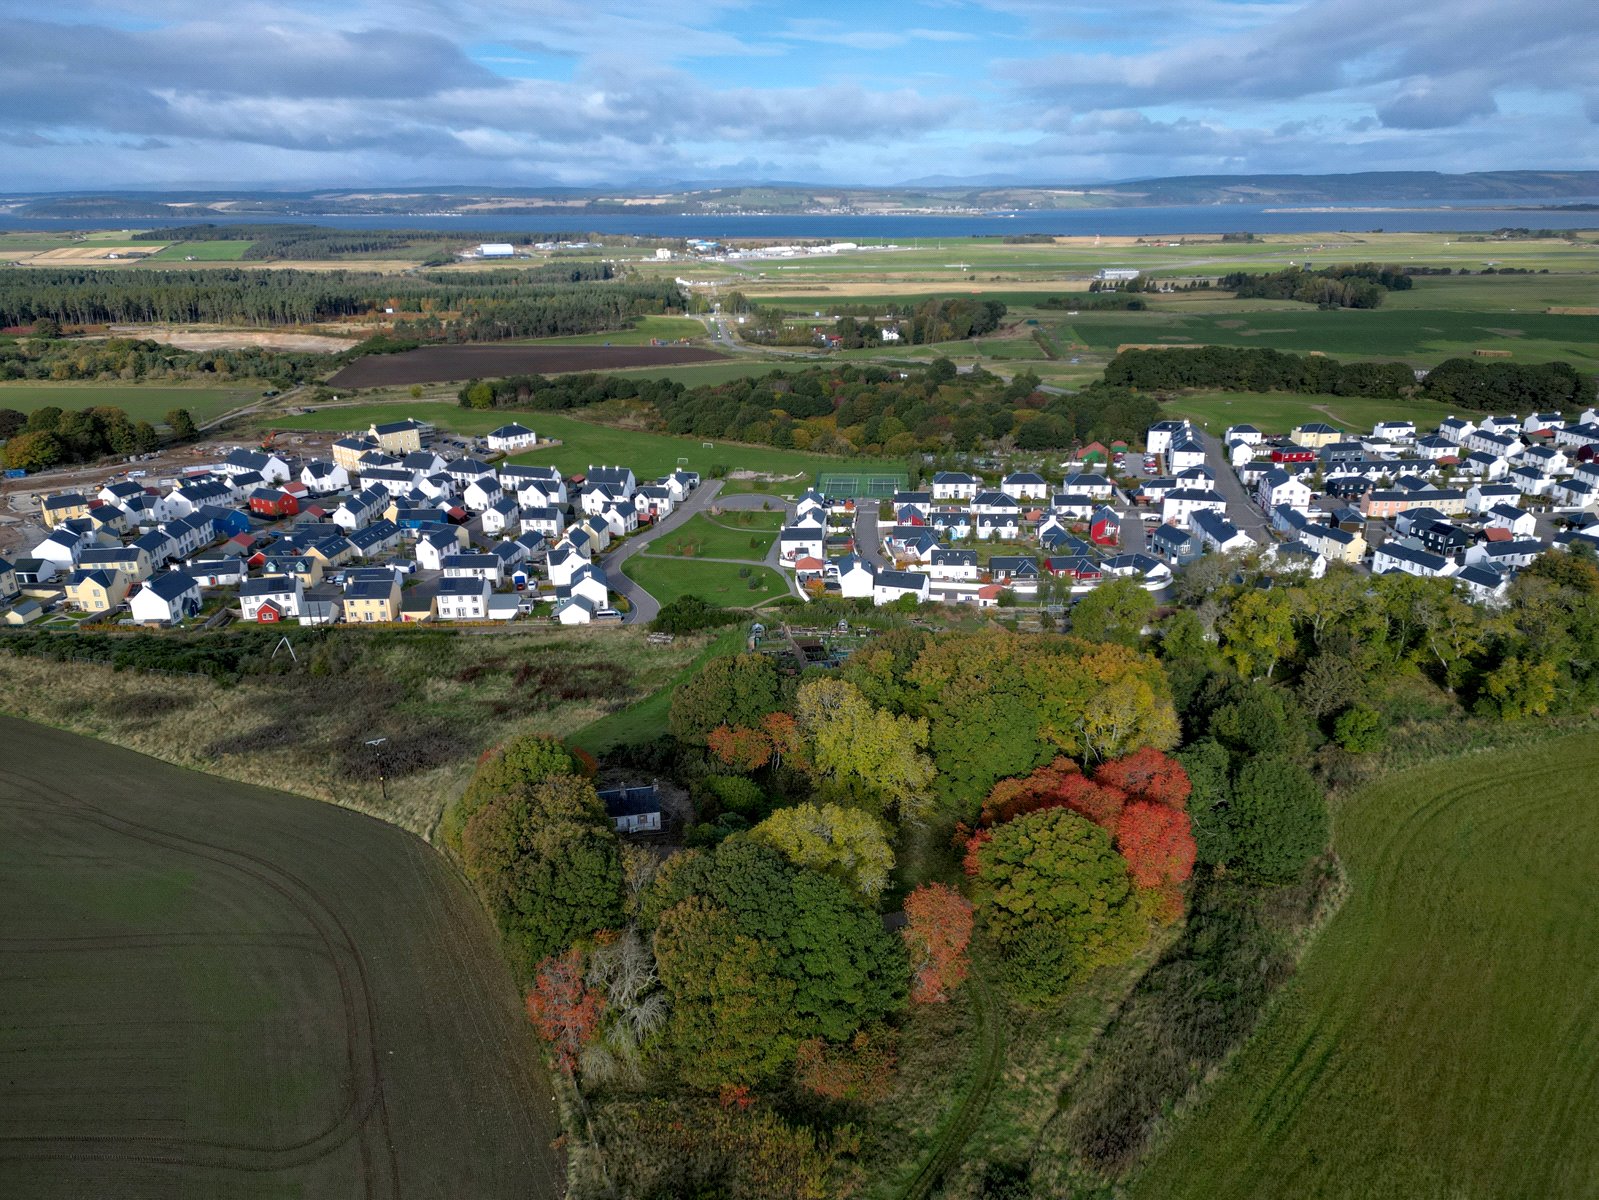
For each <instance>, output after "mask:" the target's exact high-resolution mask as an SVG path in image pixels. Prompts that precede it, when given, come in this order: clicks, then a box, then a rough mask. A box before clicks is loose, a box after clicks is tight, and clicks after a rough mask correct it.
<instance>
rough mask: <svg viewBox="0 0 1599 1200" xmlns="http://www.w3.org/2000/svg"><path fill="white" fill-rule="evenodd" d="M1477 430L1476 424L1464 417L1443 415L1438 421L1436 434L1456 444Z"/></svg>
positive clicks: (1460, 443)
mask: <svg viewBox="0 0 1599 1200" xmlns="http://www.w3.org/2000/svg"><path fill="white" fill-rule="evenodd" d="M1476 432H1477V425H1476V422H1474V421H1469V420H1467V419H1466V418H1465V417H1445V418H1444V419H1443V420H1442V421H1439V422H1438V436H1439V437H1441V438H1445V439H1447V440H1448V441H1451V442H1453V443H1454V444H1455V445H1456V446H1460V445H1463V444H1464V443H1465V441H1466V439H1467V438H1468V437H1470V436H1471V435H1472V434H1474V433H1476Z"/></svg>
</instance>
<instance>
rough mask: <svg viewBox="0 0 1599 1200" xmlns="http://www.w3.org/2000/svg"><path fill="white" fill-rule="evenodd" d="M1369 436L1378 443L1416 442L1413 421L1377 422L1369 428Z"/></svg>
mask: <svg viewBox="0 0 1599 1200" xmlns="http://www.w3.org/2000/svg"><path fill="white" fill-rule="evenodd" d="M1371 436H1372V437H1374V438H1376V439H1377V440H1378V441H1380V442H1412V441H1415V440H1416V423H1415V422H1414V421H1378V422H1377V423H1376V424H1375V425H1373V426H1372V427H1371Z"/></svg>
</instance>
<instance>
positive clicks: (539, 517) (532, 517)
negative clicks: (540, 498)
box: [522, 506, 566, 542]
mask: <svg viewBox="0 0 1599 1200" xmlns="http://www.w3.org/2000/svg"><path fill="white" fill-rule="evenodd" d="M522 532H523V533H541V534H543V535H544V538H545V540H546V541H549V542H555V541H558V540H559V539H560V536H561V534H563V533H564V532H566V517H565V515H564V514H563V513H562V512H561V510H560V509H558V508H551V507H548V506H540V507H537V508H524V509H523V510H522Z"/></svg>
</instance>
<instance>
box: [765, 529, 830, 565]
mask: <svg viewBox="0 0 1599 1200" xmlns="http://www.w3.org/2000/svg"><path fill="white" fill-rule="evenodd" d="M777 545H778V557H779V558H780V559H781V560H782V561H783V562H785V563H793V562H794V561H795V560H796V559H800V558H823V557H825V556H826V553H827V534H826V531H825V530H819V529H797V528H795V527H793V526H789V527H788V528H787V529H784V530H783V531H782V532H781V533H779V534H778V535H777Z"/></svg>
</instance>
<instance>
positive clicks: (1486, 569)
mask: <svg viewBox="0 0 1599 1200" xmlns="http://www.w3.org/2000/svg"><path fill="white" fill-rule="evenodd" d="M1512 577H1513V573H1512V572H1510V571H1501V570H1499V569H1498V568H1497V567H1495V566H1493V565H1491V564H1490V563H1486V562H1476V563H1473V562H1468V563H1467V564H1466V565H1465V566H1464V567H1462V568H1460V571H1459V573H1458V574H1456V576H1455V581H1456V582H1457V583H1459V584H1460V585H1461V586H1462V587H1463V588H1464V589H1465V592H1466V595H1467V596H1469V597H1470V598H1471V599H1473V600H1475V601H1476V602H1477V603H1478V604H1486V605H1488V606H1489V607H1490V608H1497V607H1498V606H1499V605H1501V604H1503V603H1504V602H1505V597H1506V595H1507V594H1508V593H1509V591H1510V580H1511V578H1512Z"/></svg>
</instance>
